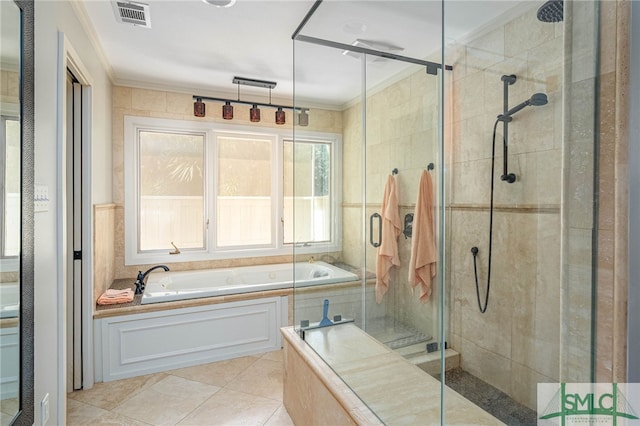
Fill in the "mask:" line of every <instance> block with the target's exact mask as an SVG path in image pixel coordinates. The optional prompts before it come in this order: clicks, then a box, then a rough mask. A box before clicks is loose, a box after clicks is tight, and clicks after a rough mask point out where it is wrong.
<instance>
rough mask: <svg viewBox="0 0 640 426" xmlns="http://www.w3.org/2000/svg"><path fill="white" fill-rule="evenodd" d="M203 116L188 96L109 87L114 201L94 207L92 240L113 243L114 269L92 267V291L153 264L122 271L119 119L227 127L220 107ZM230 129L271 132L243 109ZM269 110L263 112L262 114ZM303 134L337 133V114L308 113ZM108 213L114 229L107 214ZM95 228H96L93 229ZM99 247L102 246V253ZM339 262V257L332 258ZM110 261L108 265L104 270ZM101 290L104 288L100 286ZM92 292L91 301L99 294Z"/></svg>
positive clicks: (192, 265)
mask: <svg viewBox="0 0 640 426" xmlns="http://www.w3.org/2000/svg"><path fill="white" fill-rule="evenodd" d="M206 104H207V105H206V110H207V116H206V117H204V118H196V117H194V116H193V98H192V95H191V94H186V93H176V92H167V91H159V90H149V89H138V88H133V87H123V86H114V88H113V111H112V116H113V202H114V205H108V206H107V205H105V206H97V209H96V212H97V214H96V217H95V224H96V235H95V240H96V241H103V238H107V239H108V238H112V241H113V250H112V253H113V258H112V261H113V270H112V272H109V273H102V272H99V270H98V268H96V273H97V275H96V283H95V288H96V289H97V290H98V289H102V288H106V287H108V286H109V285H110V284H111V280H112V279H114V278H115V279H118V278H130V277H135V275H136V273H137V271H138V270H139V269H144V268H147V267H149V266H152V265H134V266H125V264H124V117H125V116H126V115H133V116H144V117H157V118H168V119H176V120H188V121H194V120H198V121H209V122H212V123H225V124H226V123H228V121H225V120H223V119H222V117H221V110H222V108H221V105H222V104H220V103H215V102H211V103H210V102H206ZM234 112H235V116H234V119H233V124H235V125H244V126H253V127H256V128H264V127H273V128H275V127H276V126H277V125H276V124H275V123H274V122H270V121H269V120H265V121H264V122H261V123H260V124H259V125H256V124H254V123H251V122H250V121H249V111H248V108H242V107H237V108H236V109H235V111H234ZM269 112H271V111H268V110H266V109H265V111H263V114H267V113H269ZM292 122H293V119H292V117H291V115H290V113H289V112H288V111H287V124H285V125H284V126H277V128H280V129H282V128H291V126H292ZM305 130H309V131H318V132H331V133H342V116H341V114H340V113H339V112H335V111H330V110H322V109H315V108H314V109H312V111H311V112H310V120H309V127H307V128H306V129H305ZM111 214H113V219H112V220H113V226H111V225H110V224H108V225H102V223H110V222H109V221H110V220H111V219H110V217H109V215H111ZM98 225H100V226H98ZM103 248H104V247H101V248H100V249H101V250H102V249H103ZM334 254H335V256H334V257H339V255H340V254H339V253H334ZM291 261H292V256H271V257H263V258H245V259H225V260H216V261H213V260H212V261H203V262H181V263H175V264H172V265H171V269H172V270H188V269H203V268H213V267H233V266H246V265H254V264H267V263H281V262H291ZM109 262H111V260H107V261H106V263H107V265H109ZM107 265H100V270H108V268H109V267H110V266H107ZM105 286H106V287H105ZM97 290H96V297H97V296H98V295H99V294H101V292H98V291H97Z"/></svg>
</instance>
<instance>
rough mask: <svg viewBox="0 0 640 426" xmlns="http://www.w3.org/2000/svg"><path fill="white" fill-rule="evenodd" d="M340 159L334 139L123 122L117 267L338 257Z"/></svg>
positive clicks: (235, 128) (134, 120)
mask: <svg viewBox="0 0 640 426" xmlns="http://www.w3.org/2000/svg"><path fill="white" fill-rule="evenodd" d="M339 154H340V138H339V137H338V135H335V134H317V133H312V132H306V133H305V134H304V135H302V136H301V137H298V136H296V141H295V143H294V142H293V138H292V137H291V134H284V133H281V132H278V131H277V130H276V129H274V130H271V129H258V131H256V129H255V128H248V127H242V126H234V125H228V124H216V123H202V122H189V121H178V120H168V119H156V118H148V117H125V263H126V264H141V263H156V262H176V261H181V262H184V261H194V260H208V259H220V258H233V257H251V256H270V255H282V254H290V253H291V247H292V245H293V244H296V245H297V246H299V247H300V248H299V249H298V250H299V252H306V253H314V252H320V251H327V250H331V251H336V250H339V249H340V245H341V235H340V230H341V212H340V210H339V207H340V205H341V190H340V189H341V181H340V173H339V171H340V170H339V167H336V164H340V161H341V160H340V157H339ZM294 160H295V167H294ZM294 173H295V175H294ZM294 185H295V188H294ZM294 209H295V220H296V223H295V224H294V223H293V218H294V214H293V212H294ZM173 245H175V246H176V247H177V248H178V249H179V250H180V254H179V257H178V256H175V255H170V254H169V253H170V252H172V251H175V248H174V246H173Z"/></svg>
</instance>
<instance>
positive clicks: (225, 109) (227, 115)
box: [222, 101, 233, 120]
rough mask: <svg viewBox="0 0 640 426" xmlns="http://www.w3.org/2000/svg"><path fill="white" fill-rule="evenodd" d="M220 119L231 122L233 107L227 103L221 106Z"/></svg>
mask: <svg viewBox="0 0 640 426" xmlns="http://www.w3.org/2000/svg"><path fill="white" fill-rule="evenodd" d="M222 118H224V119H225V120H233V105H231V102H229V101H225V103H224V105H222Z"/></svg>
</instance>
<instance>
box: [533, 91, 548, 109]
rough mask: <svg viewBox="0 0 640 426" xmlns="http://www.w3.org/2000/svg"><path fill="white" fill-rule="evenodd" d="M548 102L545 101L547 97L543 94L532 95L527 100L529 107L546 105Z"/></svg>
mask: <svg viewBox="0 0 640 426" xmlns="http://www.w3.org/2000/svg"><path fill="white" fill-rule="evenodd" d="M548 102H549V101H548V100H547V95H546V94H545V93H534V94H533V95H531V98H529V105H532V106H542V105H546V104H547V103H548Z"/></svg>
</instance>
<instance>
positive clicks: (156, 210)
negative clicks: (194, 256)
mask: <svg viewBox="0 0 640 426" xmlns="http://www.w3.org/2000/svg"><path fill="white" fill-rule="evenodd" d="M204 141H205V135H204V134H201V133H176V132H168V131H165V132H161V131H149V130H139V132H138V146H139V148H138V149H139V153H140V154H139V163H138V165H139V191H138V194H139V195H138V196H139V198H138V200H137V201H138V206H139V220H140V225H139V228H140V232H139V243H138V246H139V250H140V251H141V252H145V251H156V250H163V249H167V248H168V247H169V248H170V247H171V242H173V243H174V244H175V245H176V246H177V247H180V250H189V249H200V250H202V249H204V247H205V216H204V152H205V151H204Z"/></svg>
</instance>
